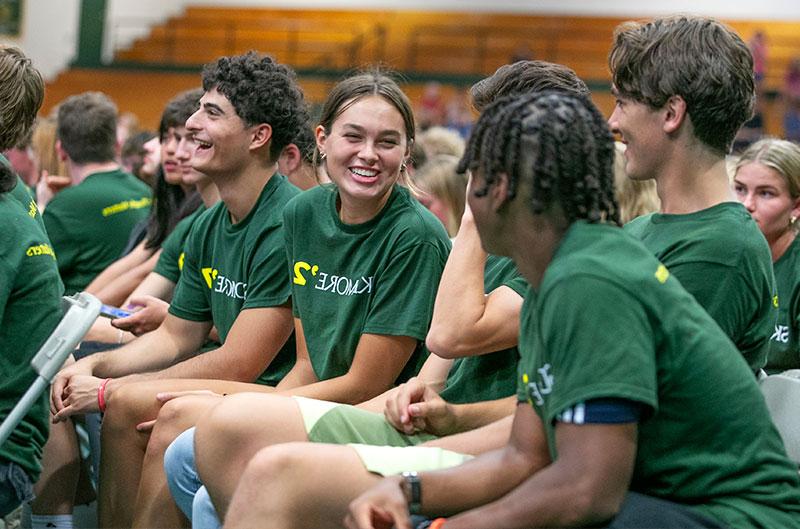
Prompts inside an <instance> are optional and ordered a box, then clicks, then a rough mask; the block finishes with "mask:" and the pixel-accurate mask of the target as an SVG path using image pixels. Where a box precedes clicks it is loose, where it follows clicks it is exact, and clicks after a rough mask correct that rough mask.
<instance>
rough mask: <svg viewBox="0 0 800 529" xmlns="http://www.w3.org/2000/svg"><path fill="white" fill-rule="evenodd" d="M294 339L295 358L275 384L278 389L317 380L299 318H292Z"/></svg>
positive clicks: (295, 386)
mask: <svg viewBox="0 0 800 529" xmlns="http://www.w3.org/2000/svg"><path fill="white" fill-rule="evenodd" d="M294 341H295V347H296V350H297V353H296V356H297V358H296V360H295V363H294V366H292V369H290V370H289V372H288V373H286V376H285V377H283V379H282V380H281V381H280V383H278V385H277V386H276V389H278V390H279V391H280V390H288V389H290V388H297V387H300V386H305V385H307V384H313V383H314V382H318V381H319V379H318V378H317V375H316V374H315V373H314V367H313V366H312V365H311V358H310V357H309V356H308V345H307V344H306V335H305V332H304V331H303V322H302V321H300V318H294Z"/></svg>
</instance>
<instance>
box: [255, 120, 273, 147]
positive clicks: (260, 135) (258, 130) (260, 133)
mask: <svg viewBox="0 0 800 529" xmlns="http://www.w3.org/2000/svg"><path fill="white" fill-rule="evenodd" d="M270 140H272V125H270V124H269V123H260V124H258V125H255V126H254V127H253V132H252V137H251V139H250V148H251V149H259V148H261V147H263V146H265V145H268V144H269V142H270Z"/></svg>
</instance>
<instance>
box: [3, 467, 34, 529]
mask: <svg viewBox="0 0 800 529" xmlns="http://www.w3.org/2000/svg"><path fill="white" fill-rule="evenodd" d="M32 499H33V483H32V482H31V478H30V476H28V473H27V472H25V471H24V470H22V467H20V466H19V465H17V464H16V463H12V462H10V461H5V460H0V518H2V517H3V516H5V515H7V514H8V513H10V512H11V511H13V510H14V509H16V508H17V507H19V506H20V505H22V504H23V503H25V502H27V501H30V500H32Z"/></svg>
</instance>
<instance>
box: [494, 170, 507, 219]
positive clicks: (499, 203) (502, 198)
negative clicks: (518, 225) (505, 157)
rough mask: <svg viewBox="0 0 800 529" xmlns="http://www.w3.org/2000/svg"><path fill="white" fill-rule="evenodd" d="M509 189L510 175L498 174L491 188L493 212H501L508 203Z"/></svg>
mask: <svg viewBox="0 0 800 529" xmlns="http://www.w3.org/2000/svg"><path fill="white" fill-rule="evenodd" d="M508 187H509V181H508V175H507V174H506V173H498V174H497V175H496V176H495V179H494V183H493V184H492V185H491V186H490V187H489V199H490V201H491V206H492V210H494V211H499V210H500V208H502V207H503V206H504V205H505V203H506V202H508Z"/></svg>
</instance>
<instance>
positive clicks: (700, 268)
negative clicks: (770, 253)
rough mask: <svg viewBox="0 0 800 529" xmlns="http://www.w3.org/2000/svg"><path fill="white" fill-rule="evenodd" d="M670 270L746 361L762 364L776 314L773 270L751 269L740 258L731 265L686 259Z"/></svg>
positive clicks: (757, 366) (764, 360)
mask: <svg viewBox="0 0 800 529" xmlns="http://www.w3.org/2000/svg"><path fill="white" fill-rule="evenodd" d="M669 270H670V272H671V273H672V274H673V275H674V276H675V277H676V278H677V279H678V280H679V281H680V283H681V285H683V287H684V288H685V289H686V291H687V292H689V293H690V294H692V295H693V296H694V297H695V299H696V300H697V302H698V303H699V304H700V305H701V306H702V307H703V308H704V309H705V310H706V312H708V314H709V315H710V316H711V317H712V318H713V319H714V321H716V322H717V325H719V326H720V328H722V330H723V331H724V332H725V334H726V335H727V336H728V337H729V338H730V339H731V340H732V341H733V342H734V343H735V344H736V346H737V348H738V349H739V350H740V351H741V353H742V354H743V355H744V356H745V359H746V360H747V362H748V364H750V366H751V367H752V368H753V369H758V368H760V367H763V365H764V362H766V354H767V349H768V341H769V337H770V335H771V333H772V331H773V325H774V323H775V318H776V317H777V312H776V311H777V309H776V308H775V306H774V304H773V296H774V295H775V286H774V277H773V274H772V271H771V270H768V269H766V268H765V267H760V270H759V269H752V267H748V266H747V264H745V263H742V262H738V263H736V264H735V265H734V266H729V265H725V264H720V263H714V262H688V263H683V264H680V265H677V266H672V267H670V269H669ZM746 270H749V272H748V271H746Z"/></svg>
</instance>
